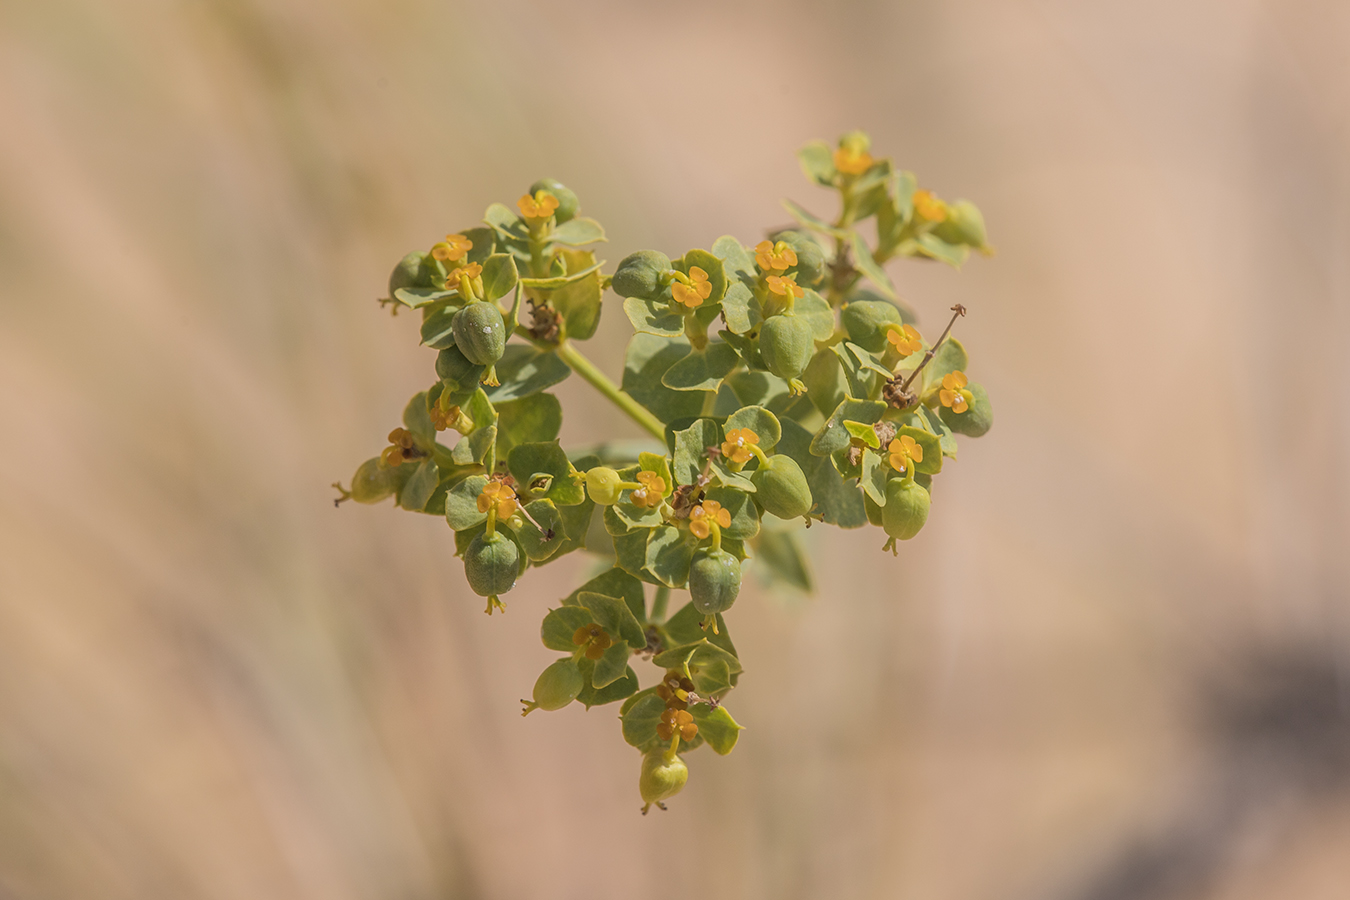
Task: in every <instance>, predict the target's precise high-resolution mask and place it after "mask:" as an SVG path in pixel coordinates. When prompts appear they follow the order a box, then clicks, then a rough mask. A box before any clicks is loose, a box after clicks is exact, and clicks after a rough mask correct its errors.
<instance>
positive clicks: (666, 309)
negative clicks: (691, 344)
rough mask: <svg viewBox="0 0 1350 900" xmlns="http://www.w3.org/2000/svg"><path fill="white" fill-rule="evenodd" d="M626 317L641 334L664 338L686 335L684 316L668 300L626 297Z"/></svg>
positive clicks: (624, 303)
mask: <svg viewBox="0 0 1350 900" xmlns="http://www.w3.org/2000/svg"><path fill="white" fill-rule="evenodd" d="M623 312H624V315H626V316H628V322H629V324H631V325H632V326H633V330H634V331H636V332H638V333H639V334H656V335H661V336H662V337H678V336H680V335H682V334H684V316H682V315H680V313H679V312H678V311H676V309H675V307H674V305H673V304H671V303H670V302H669V301H667V300H643V299H642V298H641V297H625V298H624V301H623Z"/></svg>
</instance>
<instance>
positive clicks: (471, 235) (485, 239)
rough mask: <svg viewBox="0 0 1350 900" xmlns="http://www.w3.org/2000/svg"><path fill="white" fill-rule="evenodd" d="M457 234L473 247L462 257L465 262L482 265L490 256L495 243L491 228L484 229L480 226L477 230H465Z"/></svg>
mask: <svg viewBox="0 0 1350 900" xmlns="http://www.w3.org/2000/svg"><path fill="white" fill-rule="evenodd" d="M459 233H460V234H462V235H464V236H465V237H466V238H468V239H469V241H470V242H471V243H472V244H473V246H472V247H470V248H469V252H468V254H467V255H466V256H465V257H464V260H465V261H466V262H470V263H478V264H479V265H482V264H483V262H484V260H486V259H487V258H488V257H489V256H491V255H492V251H493V249H494V246H493V245H494V244H495V243H496V235H495V234H494V233H493V231H492V229H491V228H484V227H483V226H481V225H480V226H478V227H477V228H466V229H464V230H463V231H461V232H459Z"/></svg>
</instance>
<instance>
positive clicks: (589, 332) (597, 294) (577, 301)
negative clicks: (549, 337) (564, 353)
mask: <svg viewBox="0 0 1350 900" xmlns="http://www.w3.org/2000/svg"><path fill="white" fill-rule="evenodd" d="M572 221H573V222H575V221H576V220H575V219H573V220H572ZM567 224H568V225H571V224H572V222H568V223H567ZM561 255H562V257H563V259H564V260H565V261H566V263H567V270H568V271H569V272H570V271H572V270H573V269H590V270H591V271H592V274H590V275H587V276H586V277H584V278H579V279H577V280H575V281H571V282H569V283H567V284H565V285H563V286H562V287H560V288H558V289H557V290H555V291H553V292H552V293H551V294H549V297H548V300H549V303H551V304H552V305H553V308H554V309H555V310H557V311H558V314H559V315H561V316H562V318H563V334H564V335H566V336H567V337H569V338H572V339H574V340H578V341H585V340H589V339H590V338H591V337H592V336H594V334H595V329H596V328H597V327H598V326H599V324H600V309H601V303H600V298H601V296H602V295H603V294H604V291H603V290H601V288H600V273H599V271H597V270H595V266H594V265H593V261H594V259H595V254H594V253H591V252H590V251H589V250H563V251H562V253H561Z"/></svg>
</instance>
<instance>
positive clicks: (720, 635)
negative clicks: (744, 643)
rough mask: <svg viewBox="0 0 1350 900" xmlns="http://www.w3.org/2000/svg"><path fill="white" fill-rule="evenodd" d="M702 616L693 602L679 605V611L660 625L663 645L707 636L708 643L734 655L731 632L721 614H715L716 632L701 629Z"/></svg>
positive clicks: (671, 645) (673, 645)
mask: <svg viewBox="0 0 1350 900" xmlns="http://www.w3.org/2000/svg"><path fill="white" fill-rule="evenodd" d="M704 618H705V616H704V615H703V613H701V612H699V611H698V610H697V609H695V608H694V604H693V603H686V604H685V605H684V606H682V607H680V609H679V611H678V612H676V613H675V615H673V616H671V617H670V618H669V619H668V620H666V623H665V624H664V625H662V626H661V627H660V632H661V639H662V641H663V642H664V644H663V646H664V647H666V648H669V647H678V646H680V645H681V644H693V643H697V642H698V641H700V640H703V639H704V638H707V640H708V642H709V643H712V644H716V645H717V646H719V647H721V648H722V649H723V650H725V651H727V652H728V653H730V654H731V655H732V656H736V655H737V654H736V646H735V645H734V644H733V643H732V642H731V632H730V631H728V630H727V623H726V620H725V619H723V618H722V614H721V613H718V614H717V632H716V633H713V632H711V631H704V630H703V624H702V623H703V620H704Z"/></svg>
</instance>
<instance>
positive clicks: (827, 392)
mask: <svg viewBox="0 0 1350 900" xmlns="http://www.w3.org/2000/svg"><path fill="white" fill-rule="evenodd" d="M802 381H803V382H804V383H805V384H806V393H807V396H808V397H810V398H811V403H812V404H813V405H814V406H815V407H816V409H817V410H819V411H820V414H821V415H822V416H828V415H829V414H830V413H831V412H833V411H834V408H835V407H836V406H838V405H839V403H840V401H841V400H843V399H844V371H843V369H841V368H840V362H839V357H838V356H836V355H835V352H834V348H833V347H822V348H821V349H820V350H817V351H816V355H815V356H813V357H811V362H810V364H809V365H807V367H806V371H805V372H804V373H802Z"/></svg>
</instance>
